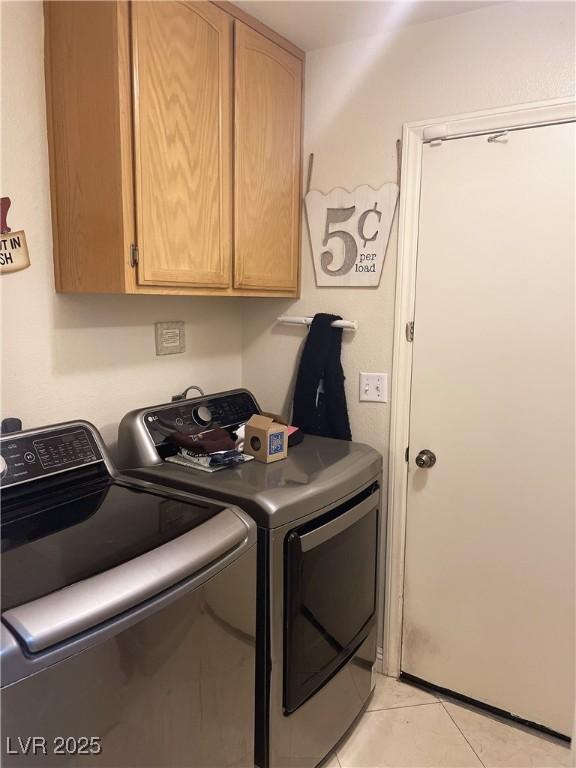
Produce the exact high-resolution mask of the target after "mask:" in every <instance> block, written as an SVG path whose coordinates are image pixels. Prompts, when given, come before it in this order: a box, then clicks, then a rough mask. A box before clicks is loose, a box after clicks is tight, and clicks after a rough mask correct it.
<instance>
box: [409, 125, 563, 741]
mask: <svg viewBox="0 0 576 768" xmlns="http://www.w3.org/2000/svg"><path fill="white" fill-rule="evenodd" d="M575 141H576V136H575V127H574V124H573V123H569V124H558V125H549V126H544V127H538V128H530V129H526V130H517V131H511V132H510V133H509V134H508V135H507V136H506V137H502V138H500V139H497V140H492V141H490V140H488V137H487V136H475V137H469V138H462V139H454V140H449V141H444V142H443V143H442V144H441V145H439V146H431V145H430V144H427V145H424V148H423V160H422V186H421V204H420V225H419V239H418V264H417V281H416V314H415V333H414V346H413V371H412V396H411V411H410V459H409V472H408V492H407V539H406V561H405V563H406V564H405V594H404V622H403V642H402V671H403V672H406V673H409V674H412V675H414V676H416V677H418V678H421V679H423V680H426V681H428V682H429V683H433V684H435V685H438V686H441V687H443V688H448V689H450V690H452V691H456V692H458V693H461V694H465V695H466V696H469V697H471V698H473V699H476V700H478V701H481V702H485V703H487V704H490V705H492V706H495V707H499V708H501V709H503V710H506V711H508V712H511V713H514V714H516V715H518V716H520V717H523V718H526V719H528V720H531V721H534V722H536V723H540V724H542V725H545V726H547V727H549V728H552V729H554V730H555V731H558V732H561V733H564V734H570V732H571V728H572V722H573V701H574V691H573V684H574V666H573V664H574V661H573V656H574V459H575V457H574V341H575V340H574V257H575V242H574V241H575V236H574V216H575V210H576V208H575V200H574V197H575V195H574V186H575V178H574V168H575V164H574V163H575ZM422 449H429V450H431V451H432V452H433V453H434V454H435V455H436V459H437V461H436V464H435V465H434V466H433V467H431V468H429V469H421V468H418V467H417V465H416V463H415V459H416V456H417V454H418V453H419V451H421V450H422Z"/></svg>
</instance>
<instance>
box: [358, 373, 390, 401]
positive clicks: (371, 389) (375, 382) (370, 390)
mask: <svg viewBox="0 0 576 768" xmlns="http://www.w3.org/2000/svg"><path fill="white" fill-rule="evenodd" d="M360 401H361V402H368V403H387V402H388V374H387V373H363V372H361V373H360Z"/></svg>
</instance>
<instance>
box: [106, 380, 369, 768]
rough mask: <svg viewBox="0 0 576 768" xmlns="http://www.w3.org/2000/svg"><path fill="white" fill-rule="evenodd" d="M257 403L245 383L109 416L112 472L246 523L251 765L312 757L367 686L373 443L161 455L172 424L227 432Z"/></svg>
mask: <svg viewBox="0 0 576 768" xmlns="http://www.w3.org/2000/svg"><path fill="white" fill-rule="evenodd" d="M260 412H261V409H260V407H259V405H258V403H257V401H256V399H255V398H254V396H253V395H252V394H251V393H250V392H248V391H247V390H243V389H237V390H233V391H229V392H222V393H218V394H214V395H210V396H203V397H198V398H193V399H188V400H183V401H179V402H172V403H164V404H161V405H155V406H151V407H147V408H140V409H137V410H134V411H132V412H130V413H128V414H127V415H126V416H125V417H124V418H123V419H122V422H121V424H120V427H119V436H118V450H119V457H120V458H119V460H120V464H121V466H122V467H123V471H124V472H126V473H127V474H128V475H130V476H132V477H135V478H138V479H139V480H141V481H147V482H150V483H152V484H154V485H163V486H167V487H169V488H175V489H180V490H188V491H193V492H194V493H200V494H202V495H203V496H209V497H211V498H213V499H217V500H219V501H220V502H221V503H223V504H224V503H225V504H235V505H237V506H238V507H240V508H241V509H242V510H244V511H245V512H246V513H248V515H250V516H251V517H252V518H253V519H254V521H255V522H256V523H257V526H258V544H257V549H258V576H257V584H258V599H257V630H256V723H255V733H256V736H255V764H256V765H257V766H258V767H259V768H292V767H296V766H298V767H301V768H313V766H316V765H318V764H320V763H321V762H322V761H323V760H325V759H326V758H327V757H328V756H329V755H330V753H331V752H332V750H334V748H335V747H336V745H337V744H338V743H339V742H340V740H341V739H342V738H343V737H344V736H345V734H346V732H347V731H348V730H349V729H350V727H351V726H352V725H353V723H354V721H355V720H356V718H357V717H358V716H359V715H360V714H361V712H362V711H363V709H364V708H365V706H366V703H367V701H368V699H369V697H370V695H371V692H372V690H373V686H374V674H373V671H374V665H375V661H376V632H377V627H376V607H377V597H378V594H377V593H378V587H377V585H378V577H377V576H378V553H379V532H380V530H381V525H382V521H381V515H382V512H381V503H380V477H381V471H382V460H381V456H380V454H379V453H378V452H377V451H375V450H374V449H372V448H370V447H369V446H367V445H362V444H359V443H354V442H346V441H341V440H332V439H328V438H323V437H315V436H310V435H306V436H305V437H304V440H303V441H302V442H301V443H300V444H299V445H295V446H293V447H291V448H290V449H289V452H288V457H287V458H286V459H284V460H282V461H278V462H275V463H272V464H264V463H260V462H258V461H250V462H247V463H245V464H242V465H239V466H236V467H233V468H227V469H224V470H222V471H219V472H215V473H213V474H210V473H206V472H202V471H199V470H197V469H195V468H189V467H184V466H181V465H180V464H176V463H173V462H171V461H168V460H167V459H168V458H169V457H171V456H172V455H174V453H175V451H176V448H175V447H174V443H172V442H171V440H170V439H169V437H170V435H171V433H173V432H174V431H177V430H178V429H182V428H184V429H186V428H189V427H191V426H192V427H193V426H199V427H205V428H210V427H213V426H220V427H224V428H227V429H229V430H230V431H231V432H233V431H234V430H235V429H236V428H237V427H238V425H240V424H243V423H245V422H246V421H247V420H248V419H249V418H250V416H252V415H253V414H255V413H260Z"/></svg>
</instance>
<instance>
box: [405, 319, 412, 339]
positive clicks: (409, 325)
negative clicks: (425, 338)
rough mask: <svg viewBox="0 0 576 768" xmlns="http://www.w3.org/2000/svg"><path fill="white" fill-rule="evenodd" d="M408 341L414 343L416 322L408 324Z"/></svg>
mask: <svg viewBox="0 0 576 768" xmlns="http://www.w3.org/2000/svg"><path fill="white" fill-rule="evenodd" d="M406 341H414V320H410V322H409V323H406Z"/></svg>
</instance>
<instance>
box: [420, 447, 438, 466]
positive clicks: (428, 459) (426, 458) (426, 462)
mask: <svg viewBox="0 0 576 768" xmlns="http://www.w3.org/2000/svg"><path fill="white" fill-rule="evenodd" d="M434 464H436V456H435V455H434V454H433V453H432V451H429V450H428V448H424V450H423V451H420V453H419V454H418V456H416V466H417V467H420V469H430V467H433V466H434Z"/></svg>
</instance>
